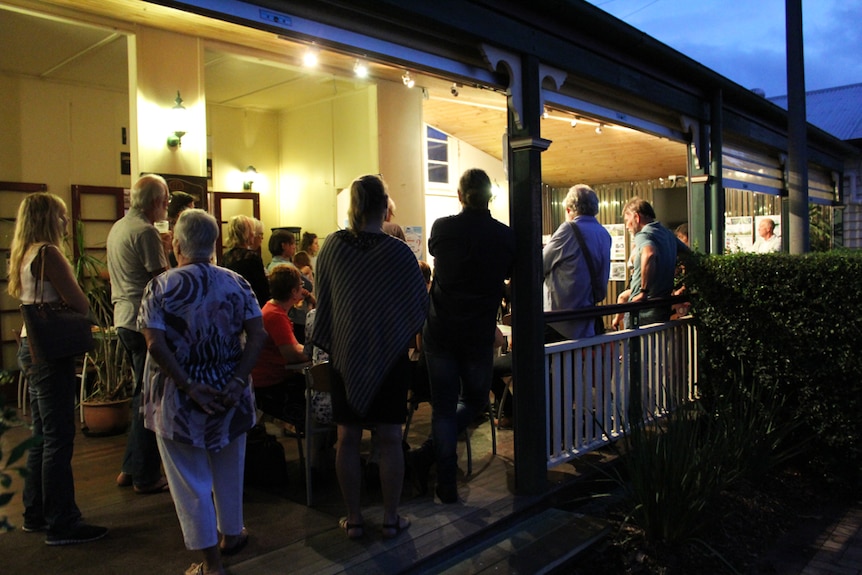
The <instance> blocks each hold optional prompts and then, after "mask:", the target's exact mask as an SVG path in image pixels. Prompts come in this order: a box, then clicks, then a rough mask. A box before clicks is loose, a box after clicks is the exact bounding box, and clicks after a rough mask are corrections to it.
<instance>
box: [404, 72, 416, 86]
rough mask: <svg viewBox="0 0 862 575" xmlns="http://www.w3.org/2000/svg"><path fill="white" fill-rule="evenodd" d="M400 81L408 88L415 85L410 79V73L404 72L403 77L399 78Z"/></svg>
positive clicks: (414, 81)
mask: <svg viewBox="0 0 862 575" xmlns="http://www.w3.org/2000/svg"><path fill="white" fill-rule="evenodd" d="M401 81H402V82H404V85H405V86H407V87H408V88H412V87H413V86H415V85H416V80H414V79H413V78H411V77H410V72H404V75H403V76H401Z"/></svg>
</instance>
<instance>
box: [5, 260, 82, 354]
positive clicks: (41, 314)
mask: <svg viewBox="0 0 862 575" xmlns="http://www.w3.org/2000/svg"><path fill="white" fill-rule="evenodd" d="M45 247H47V244H46V245H43V246H42V247H41V248H39V256H40V257H41V258H42V265H41V273H40V274H39V290H38V291H39V293H38V295H37V297H36V301H34V302H33V303H31V304H21V306H20V309H21V315H22V316H23V318H24V325H25V326H27V342H28V343H29V345H30V355H31V356H33V361H34V362H36V363H38V362H43V361H53V360H56V359H60V358H64V357H75V356H79V355H84V354H85V353H88V352H90V351H92V350H93V347H94V342H93V331H92V328H93V324H92V323H91V322H90V320H89V318H88V317H87V316H85V315H83V314H81V313H78V312H77V311H75V310H73V309H71V308H70V307H69V306H67V305H66V304H65V303H63V302H46V301H44V291H45V254H44V253H43V252H44V250H45Z"/></svg>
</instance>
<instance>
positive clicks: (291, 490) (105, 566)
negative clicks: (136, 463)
mask: <svg viewBox="0 0 862 575" xmlns="http://www.w3.org/2000/svg"><path fill="white" fill-rule="evenodd" d="M429 417H430V408H429V407H428V406H427V405H423V406H422V407H420V410H419V411H418V412H417V414H416V416H415V418H414V423H413V426H412V428H411V437H410V438H409V441H410V443H411V445H418V444H419V443H421V440H422V439H423V437H424V435H426V434H427V433H428V429H429ZM26 433H27V430H26V428H19V429H15V430H13V431H12V432H10V433H8V434H7V435H6V437H5V438H4V443H6V444H7V445H6V446H4V447H7V446H8V445H9V444H11V442H12V441H14V440H15V439H16V437H17V438H20V437H23V436H24V435H25V434H26ZM281 442H282V443H283V445H284V446H285V450H286V457H287V460H288V466H289V475H290V477H289V484H288V485H287V486H286V487H285V489H284V490H282V491H280V492H272V491H264V490H260V489H254V488H247V489H246V493H245V496H244V510H245V522H246V526H247V527H248V529H249V531H250V533H251V539H250V542H249V545H248V547H246V549H245V550H244V551H243V552H241V553H240V554H239V555H237V556H235V557H229V558H226V565H227V566H228V569H229V571H230V573H232V574H234V575H263V574H267V575H269V574H272V573H293V574H306V573H307V574H312V573H313V574H315V575H325V574H334V573H351V574H362V573H368V574H372V573H373V574H389V573H404V572H407V571H408V570H410V569H411V567H412V566H414V565H416V564H417V563H420V562H423V561H426V562H427V561H428V560H429V558H431V559H430V560H431V561H433V558H435V557H440V556H441V554H443V555H445V554H446V553H448V552H450V551H451V550H452V549H453V548H456V547H458V546H461V547H463V545H464V543H465V542H468V541H470V539H471V538H474V537H481V536H482V534H483V532H486V531H487V530H488V528H489V527H491V526H493V525H494V524H498V523H500V522H505V521H507V520H511V517H512V516H513V515H517V514H518V513H520V512H522V511H524V510H527V509H529V508H530V507H531V506H534V505H536V504H537V502H538V501H539V499H538V498H534V497H516V496H514V495H513V491H514V490H513V482H514V467H513V460H512V457H513V450H512V432H511V431H503V430H500V431H499V432H498V435H497V442H498V453H497V456H496V457H492V454H491V442H490V426H489V425H488V423H487V422H485V423H482V424H481V425H479V426H478V427H477V428H476V429H475V430H474V431H473V443H472V445H473V458H474V461H473V475H472V477H470V478H464V477H460V478H459V495H460V497H461V499H462V503H460V504H456V505H442V504H440V503H438V502H435V500H434V499H432V498H431V497H430V496H423V497H418V496H417V495H416V494H415V493H414V490H413V488H412V487H411V486H410V485H409V484H408V485H406V486H405V490H404V495H403V498H402V507H401V513H402V514H403V515H406V516H408V517H409V518H410V519H411V520H412V526H411V527H410V529H408V530H407V531H406V532H405V533H404V534H402V535H401V536H400V537H399V538H397V539H395V540H383V539H382V538H381V536H380V533H379V525H380V521H381V517H382V510H381V507H380V502H379V493H378V491H377V490H376V489H374V488H373V487H372V486H365V487H364V488H363V494H364V495H363V497H364V499H365V501H364V506H365V511H364V513H365V519H366V523H367V525H368V529H367V535H366V537H365V538H364V539H361V540H359V541H350V540H348V539H347V538H346V537H345V536H344V533H343V532H342V531H341V530H340V529H338V527H337V520H338V518H339V517H340V516H342V515H344V509H343V504H342V502H341V496H340V494H339V492H338V488H337V483H336V481H335V479H334V473H333V476H332V477H331V478H328V479H323V480H321V481H320V482H317V483H315V487H316V489H317V490H318V492H319V494H320V496H319V497H316V499H317V500H318V501H319V503H318V504H317V505H316V506H315V507H314V508H309V507H307V506H306V505H305V486H304V481H303V476H302V473H301V470H300V468H299V461H298V454H297V450H296V444H295V441H294V440H292V439H289V438H283V439H281ZM124 447H125V436H117V437H108V438H88V437H84V436H83V435H81V434H79V435H78V437H77V438H76V441H75V457H74V460H73V466H74V473H75V485H76V493H77V501H78V505H79V507H80V508H81V510H82V512H83V513H84V516H85V519H86V520H88V521H90V522H92V523H95V524H99V525H106V526H108V527H110V529H111V531H110V532H109V534H108V536H107V537H106V538H105V539H103V540H100V541H96V542H93V543H88V544H84V545H76V546H69V547H48V546H46V545H45V544H44V534H39V533H24V532H23V531H21V530H20V529H19V530H16V531H13V532H10V533H6V534H0V567H2V568H0V571H2V573H4V575H19V574H29V573H64V574H105V575H107V574H117V575H127V574H129V573H134V574H138V573H141V574H150V573H152V574H170V573H183V572H184V570H185V569H186V568H187V567H188V566H189V564H190V563H192V562H193V561H198V560H199V559H198V553H196V552H190V551H187V550H186V549H185V547H184V545H183V542H182V534H181V532H180V528H179V523H178V521H177V518H176V514H175V511H174V507H173V502H172V501H171V498H170V495H168V494H159V495H137V494H135V493H134V492H133V491H132V490H131V489H129V488H126V489H122V488H118V487H117V486H116V485H115V484H114V478H115V477H116V475H117V473H118V471H119V466H120V460H121V458H122V453H123V449H124ZM464 451H465V450H464V449H463V446H461V447H460V448H459V454H460V456H461V465H460V467H461V469H462V470H464V469H466V464H465V454H464ZM575 475H576V474H575V473H574V469H573V468H567V469H565V470H561V471H555V472H552V473H549V481H550V482H551V484H557V485H558V484H562V483H566V482H568V481H569V480H570V479H571V478H573V477H574V476H575ZM12 489H13V490H15V491H16V492H17V494H16V496H15V498H14V499H13V501H12V503H11V504H10V505H9V506H7V507H6V508H5V509H3V510H0V513H3V514H6V515H8V517H9V518H10V520H11V521H12V523H14V524H18V525H20V523H21V522H22V519H21V512H22V505H21V497H20V492H21V484H20V482H17V483H15V484H13V486H12Z"/></svg>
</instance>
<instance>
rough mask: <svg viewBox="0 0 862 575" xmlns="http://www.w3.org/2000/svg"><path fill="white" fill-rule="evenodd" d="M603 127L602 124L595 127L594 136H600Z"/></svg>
mask: <svg viewBox="0 0 862 575" xmlns="http://www.w3.org/2000/svg"><path fill="white" fill-rule="evenodd" d="M603 126H604V124H599V125H598V126H596V134H601V133H602V127H603Z"/></svg>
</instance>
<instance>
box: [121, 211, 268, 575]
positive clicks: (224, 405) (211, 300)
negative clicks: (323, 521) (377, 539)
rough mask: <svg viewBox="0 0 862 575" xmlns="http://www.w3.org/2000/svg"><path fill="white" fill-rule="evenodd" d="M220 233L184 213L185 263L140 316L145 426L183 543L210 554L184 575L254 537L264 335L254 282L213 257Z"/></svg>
mask: <svg viewBox="0 0 862 575" xmlns="http://www.w3.org/2000/svg"><path fill="white" fill-rule="evenodd" d="M217 237H218V224H217V223H216V221H215V219H214V218H213V217H212V216H210V215H209V214H207V213H206V212H204V211H203V210H196V209H192V210H186V211H185V212H183V213H182V215H181V216H180V218H179V220H178V221H177V226H176V228H175V230H174V239H173V248H174V253H175V254H177V261H178V262H179V267H177V268H175V269H171V270H169V271H167V272H165V273H163V274H162V275H160V276H159V277H157V278H155V279H153V280H152V281H151V282H150V283H149V285H148V286H147V289H146V291H145V292H144V298H143V302H142V303H141V311H140V314H139V316H138V324H139V327H140V328H141V330H142V331H143V333H144V337H146V340H147V348H148V354H147V363H146V367H145V370H144V389H143V409H144V421H145V425H146V427H147V428H148V429H152V430H153V431H154V432H155V433H156V436H157V439H158V444H159V451H160V453H161V455H162V461H163V463H164V466H165V474H166V475H167V478H168V484H169V485H170V489H171V494H172V496H173V499H174V505H175V507H176V510H177V516H178V517H179V520H180V526H181V527H182V530H183V538H184V540H185V544H186V547H187V548H188V549H191V550H201V551H202V552H203V562H202V563H197V564H194V565H192V566H191V567H190V568H189V570H188V571H187V574H189V573H190V574H196V573H199V574H208V573H224V572H225V571H224V567H223V566H222V562H221V555H223V554H232V553H236V552H238V551H240V550H241V549H242V548H243V547H244V546H245V544H246V542H247V540H248V533H247V531H246V530H245V528H244V527H243V513H242V488H243V464H244V460H245V437H246V435H245V433H246V431H248V430H249V429H250V428H251V427H252V426H253V425H254V423H255V407H254V396H253V394H252V390H251V384H250V381H249V373H250V372H251V369H252V367H254V364H255V362H256V361H257V356H258V354H259V353H260V349H261V346H262V345H263V342H264V340H265V338H266V332H265V331H264V329H263V323H262V321H261V312H260V307H259V306H258V303H257V300H256V298H255V295H254V293H253V292H252V290H251V288H250V286H249V284H248V282H247V281H246V280H245V279H243V278H242V276H240V275H239V274H237V273H235V272H232V271H230V270H227V269H225V268H221V267H218V266H216V265H213V263H212V255H213V247H214V245H215V241H216V239H217ZM243 336H244V337H243ZM243 341H244V344H243Z"/></svg>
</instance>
